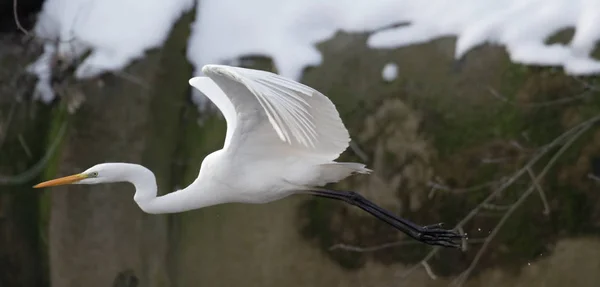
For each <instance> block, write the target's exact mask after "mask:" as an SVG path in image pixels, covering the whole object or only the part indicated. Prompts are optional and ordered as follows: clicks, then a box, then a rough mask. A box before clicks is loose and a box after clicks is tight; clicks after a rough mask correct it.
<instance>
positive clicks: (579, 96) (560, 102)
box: [487, 87, 589, 108]
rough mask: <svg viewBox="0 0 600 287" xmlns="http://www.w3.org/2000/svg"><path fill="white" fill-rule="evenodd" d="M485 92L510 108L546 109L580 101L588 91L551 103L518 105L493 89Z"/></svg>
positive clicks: (488, 88)
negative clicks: (510, 106)
mask: <svg viewBox="0 0 600 287" xmlns="http://www.w3.org/2000/svg"><path fill="white" fill-rule="evenodd" d="M487 90H488V91H489V92H490V93H491V94H492V96H494V97H495V98H497V99H499V100H500V101H503V102H505V103H507V104H509V105H512V106H517V107H523V108H542V107H547V106H552V105H560V104H566V103H570V102H573V101H575V100H579V99H582V98H584V97H586V96H588V92H589V90H587V91H583V92H582V93H580V94H579V95H576V96H572V97H568V98H561V99H556V100H551V101H544V102H535V103H525V104H520V103H517V102H514V101H511V100H509V99H508V98H506V97H505V96H503V95H501V94H500V93H498V91H496V90H495V89H493V88H491V87H487Z"/></svg>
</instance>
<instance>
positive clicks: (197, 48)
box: [32, 0, 600, 106]
mask: <svg viewBox="0 0 600 287" xmlns="http://www.w3.org/2000/svg"><path fill="white" fill-rule="evenodd" d="M192 1H198V4H197V7H198V9H196V21H195V22H194V23H193V24H192V27H191V29H192V33H191V35H190V38H189V42H188V52H187V57H188V59H189V60H190V62H191V63H192V64H193V65H194V67H195V72H194V76H199V75H201V74H202V73H201V68H202V66H204V65H205V64H220V63H228V64H234V65H235V64H236V61H237V60H238V59H239V57H240V56H247V55H263V56H268V57H271V58H272V59H273V61H274V63H275V66H276V68H277V71H278V73H279V74H281V75H283V76H285V77H289V78H292V79H295V80H300V78H301V75H302V71H303V69H304V68H305V67H307V66H314V65H319V64H320V63H321V61H322V56H321V53H320V52H319V51H318V50H317V49H316V47H315V44H316V43H319V42H322V41H325V40H327V39H330V38H331V37H332V36H333V35H334V34H335V33H336V32H337V31H345V32H351V33H352V32H354V33H362V32H372V33H371V34H370V36H369V38H368V40H367V45H368V46H369V47H370V48H373V49H396V48H399V47H403V46H407V45H415V44H420V43H426V42H429V41H432V40H434V39H438V38H441V37H448V36H455V37H457V42H456V49H455V57H456V58H457V59H459V58H462V57H464V56H465V55H466V54H467V53H468V52H469V51H471V50H472V49H473V48H475V47H477V46H480V45H483V44H493V45H500V46H504V47H505V48H506V49H507V51H508V53H509V55H510V59H511V61H513V62H515V63H521V64H524V65H540V66H561V67H563V68H564V71H565V73H567V74H570V75H591V74H598V73H600V62H599V61H597V60H594V59H592V58H591V57H590V53H591V51H592V50H593V48H594V47H595V46H596V42H597V41H598V40H599V39H600V0H486V1H481V0H452V1H451V0H428V1H422V0H329V1H321V0H287V1H279V0H252V1H248V0H172V1H165V0H151V1H145V2H144V4H143V5H140V4H139V3H140V2H139V1H138V0H102V1H98V0H97V1H92V0H88V1H81V0H80V1H76V0H46V3H45V6H44V10H43V12H42V13H41V17H40V21H39V22H38V25H37V26H36V32H38V33H39V34H41V35H43V36H44V37H47V38H53V39H56V38H60V39H63V40H65V39H70V38H74V39H76V41H73V42H72V43H69V45H65V44H64V43H62V45H61V44H59V45H58V46H57V47H55V48H54V49H55V50H56V51H52V48H51V47H48V48H47V50H46V56H42V57H40V59H39V60H38V63H37V66H36V65H33V67H32V70H33V71H38V72H36V73H37V74H38V75H40V77H41V81H40V82H42V83H43V82H45V81H46V80H44V76H43V75H41V74H42V72H39V71H46V70H48V67H49V65H50V62H49V60H48V59H51V57H48V55H52V54H53V53H58V55H61V56H62V57H66V58H76V57H77V56H79V55H80V54H81V52H80V51H82V50H85V49H91V50H92V57H91V58H88V59H86V60H85V61H84V62H83V63H82V64H81V65H79V67H78V68H77V71H76V76H77V77H79V78H87V77H93V76H95V75H97V74H99V73H101V72H104V71H116V70H119V69H121V68H123V67H125V66H126V65H127V64H129V63H130V62H131V61H132V60H133V59H136V58H139V57H141V56H143V53H144V51H145V50H147V49H149V48H152V47H157V46H160V45H161V44H162V42H163V41H164V40H165V38H166V36H167V34H168V32H169V30H170V29H171V27H172V25H173V22H175V21H176V20H177V18H178V17H179V16H180V15H181V14H182V12H183V11H187V10H188V9H190V8H191V7H192V6H193V2H192ZM92 7H93V9H92ZM398 23H406V25H402V26H399V27H395V28H387V29H381V28H382V27H388V26H390V25H393V24H398ZM124 27H125V28H124ZM570 27H573V28H575V36H574V37H573V39H572V40H571V42H570V43H569V44H567V45H563V44H551V45H548V44H546V43H545V41H546V39H547V38H548V37H549V36H551V35H552V34H554V33H556V32H559V31H561V30H562V29H565V28H570ZM73 44H74V45H73ZM73 47H74V48H73ZM40 66H41V67H40ZM47 88H48V87H45V88H41V89H40V90H41V91H43V90H48V89H47ZM50 91H51V89H50ZM45 98H49V97H48V96H46V97H45ZM193 98H194V101H195V102H196V103H197V104H199V105H200V106H203V104H204V103H206V98H205V97H204V96H203V95H202V94H200V93H199V92H195V94H194V97H193Z"/></svg>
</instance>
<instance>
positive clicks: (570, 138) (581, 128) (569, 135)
mask: <svg viewBox="0 0 600 287" xmlns="http://www.w3.org/2000/svg"><path fill="white" fill-rule="evenodd" d="M599 120H600V115H599V116H595V117H593V118H591V119H589V120H587V121H585V122H583V123H580V124H578V125H577V126H575V127H572V128H571V129H569V130H568V131H566V132H564V133H563V134H561V135H560V136H558V137H557V138H555V139H554V140H553V141H552V142H550V143H548V144H546V145H544V146H543V147H542V148H541V149H540V150H539V151H538V153H537V154H536V155H535V156H534V157H533V158H532V159H531V160H530V161H529V162H527V163H526V164H525V166H524V167H523V168H521V169H520V170H518V171H517V172H515V173H514V174H513V175H512V176H511V177H510V178H509V179H508V180H506V181H504V182H503V184H502V185H501V186H500V187H498V188H497V189H496V190H494V191H493V192H492V193H491V194H489V195H488V197H487V198H485V199H484V200H483V201H482V202H481V203H480V204H479V205H478V206H476V207H475V208H473V209H472V210H471V211H470V212H469V213H468V214H467V216H465V217H464V218H463V219H462V220H461V221H460V222H459V223H458V224H457V225H456V227H455V228H456V229H457V230H462V227H463V225H464V224H466V223H467V222H469V221H470V220H471V219H472V218H473V217H475V216H476V215H477V214H478V213H479V212H480V210H481V209H483V208H485V206H488V205H489V204H490V202H491V201H492V200H493V199H494V198H495V197H496V196H497V195H498V194H500V193H501V192H502V191H503V190H505V189H506V188H507V187H509V186H510V185H511V184H513V183H514V182H515V181H516V180H517V179H518V178H520V177H521V176H522V175H523V174H524V173H525V172H527V170H528V169H530V168H531V167H532V166H533V165H534V164H535V163H537V161H538V160H540V159H541V158H542V157H543V156H544V155H546V153H547V152H548V151H550V150H551V149H552V148H554V147H556V146H558V145H559V144H561V143H562V142H563V141H564V140H565V139H566V140H567V143H566V144H565V145H563V147H562V148H561V149H560V150H559V151H558V152H557V153H556V154H555V156H554V157H553V158H552V159H551V160H550V161H549V162H548V164H546V167H545V168H544V170H543V171H542V172H541V173H540V174H539V175H538V176H537V177H536V178H537V179H538V180H539V179H540V178H542V177H543V176H544V175H545V174H546V173H547V171H548V170H549V168H550V167H552V165H553V164H554V162H555V161H556V159H557V158H558V156H560V155H561V154H562V153H563V152H564V151H565V150H566V149H567V148H568V147H569V146H570V145H571V144H572V143H573V142H574V141H575V139H577V138H579V136H580V135H581V134H582V133H583V132H585V131H587V130H588V129H589V128H590V127H591V126H592V125H593V124H595V123H596V122H598V121H599ZM574 133H575V134H574ZM573 134H574V135H573ZM533 190H534V187H533V186H532V187H530V188H529V189H528V190H527V191H526V192H525V193H524V194H523V195H522V196H521V198H520V199H519V201H520V200H523V201H524V200H525V199H524V198H526V197H527V196H528V195H529V194H530V193H531V192H532V191H533ZM519 201H517V202H515V203H514V204H513V207H512V208H513V209H512V210H510V209H509V210H508V211H507V213H506V214H505V215H504V217H503V218H502V219H501V220H500V222H499V225H500V227H501V224H500V223H502V224H503V223H504V222H505V221H506V220H507V219H508V216H510V214H511V213H512V212H514V210H515V209H516V207H518V205H520V202H519ZM515 206H516V207H515ZM507 214H508V216H507ZM499 229H500V228H499V227H498V226H496V228H494V231H492V232H490V236H489V237H488V238H486V242H484V245H483V246H482V247H481V249H480V250H479V252H478V254H477V255H476V258H475V259H476V260H474V261H473V262H472V263H471V266H470V267H469V269H467V270H466V271H465V272H463V274H462V275H461V277H462V278H464V279H462V281H461V282H464V280H466V278H467V277H468V274H470V273H471V271H472V270H473V268H475V265H476V264H477V262H478V261H479V259H480V258H481V256H482V255H483V251H485V249H486V248H487V246H488V245H489V241H491V240H492V239H493V237H494V236H495V234H496V233H497V232H498V230H499ZM492 233H493V234H492ZM488 239H489V241H487V240H488ZM469 241H470V240H469ZM469 243H470V242H469ZM440 249H441V248H440V247H439V246H436V247H434V248H433V249H432V250H431V251H430V252H429V253H428V254H427V255H426V256H425V257H424V258H423V259H422V260H421V261H420V262H419V264H415V265H413V266H412V267H411V268H409V269H408V270H407V271H406V272H404V273H403V274H401V275H399V276H398V275H397V276H398V277H400V278H405V277H408V276H409V275H410V274H412V273H413V272H414V271H415V270H417V268H418V267H419V266H421V262H427V261H429V260H430V259H431V258H432V257H433V256H435V255H436V254H437V253H438V252H439V251H440ZM463 249H466V248H465V247H463ZM457 279H458V278H457Z"/></svg>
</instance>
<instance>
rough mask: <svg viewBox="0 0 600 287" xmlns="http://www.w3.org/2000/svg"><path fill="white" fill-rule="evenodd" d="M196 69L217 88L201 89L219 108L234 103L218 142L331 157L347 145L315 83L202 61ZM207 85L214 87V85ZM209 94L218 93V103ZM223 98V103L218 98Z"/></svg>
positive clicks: (228, 107)
mask: <svg viewBox="0 0 600 287" xmlns="http://www.w3.org/2000/svg"><path fill="white" fill-rule="evenodd" d="M202 72H203V73H204V74H205V75H207V76H208V77H209V78H210V79H212V80H213V81H214V83H216V85H217V86H218V87H219V88H220V90H221V91H220V93H214V94H213V95H211V96H209V95H207V96H208V97H209V99H211V101H213V103H215V104H216V105H217V107H218V108H219V109H220V110H221V111H222V112H223V113H224V114H225V112H226V111H227V112H229V113H230V112H231V107H234V109H235V117H233V116H229V117H228V116H225V118H226V120H227V127H228V130H227V134H228V135H230V132H231V135H230V136H228V138H227V139H226V141H225V147H224V148H227V149H231V150H236V151H240V150H241V151H243V150H250V149H252V152H253V153H254V154H256V153H257V152H258V150H264V151H265V153H268V152H269V148H270V149H274V148H286V149H287V150H288V151H289V149H293V150H295V151H298V152H302V153H304V154H307V155H314V156H319V157H321V158H326V159H328V160H334V159H335V158H337V157H338V156H339V154H341V153H342V152H343V151H344V150H345V149H346V148H347V147H348V143H349V141H350V137H349V135H348V131H347V130H346V127H345V126H344V124H343V123H342V121H341V119H340V117H339V113H338V111H337V110H336V108H335V106H334V105H333V103H332V102H331V101H330V100H329V99H328V98H327V97H325V96H324V95H323V94H321V93H319V92H318V91H316V90H315V89H313V88H311V87H309V86H306V85H304V84H301V83H298V82H296V81H293V80H290V79H287V78H284V77H282V76H279V75H277V74H274V73H270V72H265V71H260V70H251V69H245V68H238V67H230V66H223V65H206V66H204V67H203V69H202ZM193 79H195V78H193ZM193 79H192V80H190V84H192V82H193ZM192 86H194V87H196V88H198V89H200V90H201V91H203V89H204V88H205V87H204V86H203V85H194V84H192ZM206 87H209V85H206ZM210 91H211V92H214V89H213V88H211V89H210ZM203 92H204V91H203ZM205 94H207V93H205ZM213 98H218V99H217V102H220V104H217V103H216V102H215V99H213ZM225 99H227V101H228V102H229V105H228V104H223V101H225ZM221 106H224V107H225V110H223V108H222V107H221ZM230 121H235V123H230ZM230 129H232V131H230ZM277 142H279V143H277ZM258 145H269V148H265V147H262V148H256V147H257V146H258ZM265 156H268V154H265Z"/></svg>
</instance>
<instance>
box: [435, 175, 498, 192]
mask: <svg viewBox="0 0 600 287" xmlns="http://www.w3.org/2000/svg"><path fill="white" fill-rule="evenodd" d="M505 180H506V178H505V177H502V178H500V179H498V180H492V181H488V182H485V183H482V184H478V185H474V186H471V187H466V188H451V187H448V186H445V185H443V184H440V183H438V182H435V181H429V182H427V186H430V187H431V188H433V189H439V190H443V191H450V192H454V193H465V192H470V191H476V190H480V189H484V188H486V187H490V186H494V185H496V184H499V183H502V182H504V181H505Z"/></svg>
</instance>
